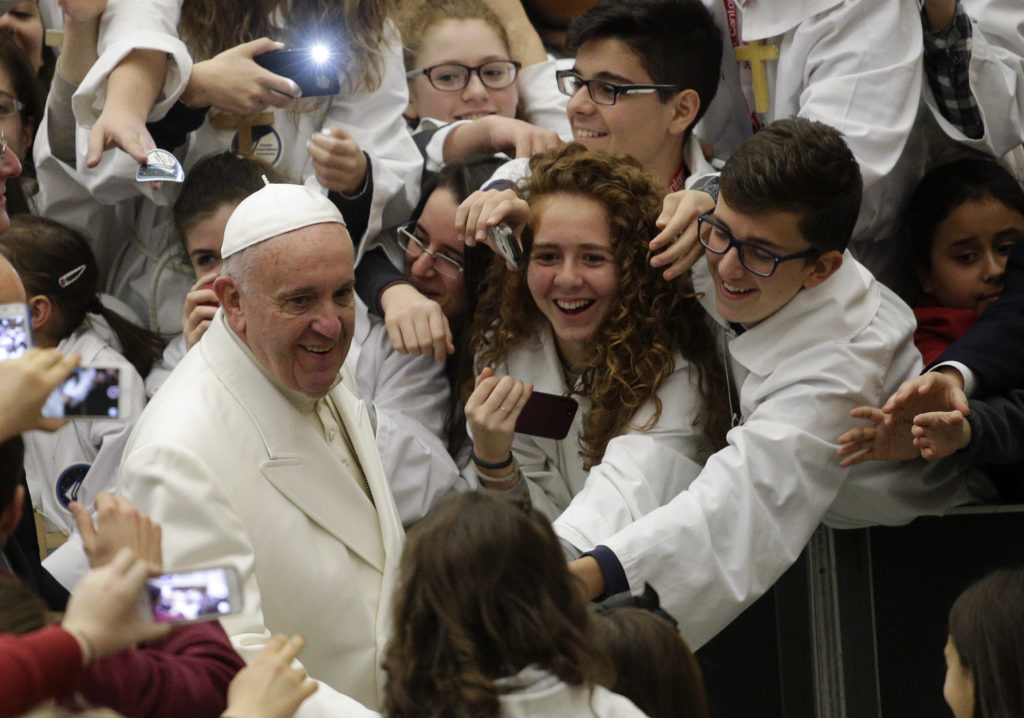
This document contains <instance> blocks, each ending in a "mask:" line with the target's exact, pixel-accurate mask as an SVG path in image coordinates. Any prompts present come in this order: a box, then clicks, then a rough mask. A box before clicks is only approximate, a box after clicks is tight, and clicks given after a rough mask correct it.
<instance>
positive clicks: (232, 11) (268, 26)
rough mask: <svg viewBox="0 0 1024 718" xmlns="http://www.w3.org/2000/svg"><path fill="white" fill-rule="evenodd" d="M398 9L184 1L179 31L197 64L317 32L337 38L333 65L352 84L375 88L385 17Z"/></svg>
mask: <svg viewBox="0 0 1024 718" xmlns="http://www.w3.org/2000/svg"><path fill="white" fill-rule="evenodd" d="M397 7H398V2H397V0H343V1H342V2H337V1H336V0H335V1H333V2H332V1H331V0H216V2H208V0H185V2H184V3H183V4H182V7H181V20H180V22H179V24H178V30H179V33H180V34H181V36H182V38H183V39H184V40H185V41H186V43H188V46H189V52H191V53H192V56H193V57H195V58H196V60H205V59H209V58H211V57H213V56H214V55H217V54H218V53H221V52H223V51H224V50H227V49H230V48H232V47H234V46H236V45H239V44H241V43H243V42H249V41H250V40H255V39H257V38H260V37H270V38H273V39H275V40H281V41H283V42H286V43H288V44H289V45H291V44H297V43H301V42H302V40H303V38H308V37H309V36H310V35H312V34H314V33H315V34H317V35H318V36H320V37H323V38H333V39H334V41H335V43H334V44H335V47H336V48H337V49H339V50H340V52H337V53H335V55H334V57H335V64H336V65H337V68H338V72H339V73H341V75H342V76H343V77H344V78H345V80H346V82H347V84H348V86H349V87H350V88H351V89H353V90H355V89H366V90H374V89H376V88H377V87H378V86H379V85H380V81H381V76H382V74H383V66H384V58H383V53H382V52H381V44H382V43H383V42H384V36H385V34H386V23H387V19H388V17H389V16H390V15H391V14H392V13H394V12H395V10H396V9H397ZM275 17H285V18H287V25H286V26H285V27H279V26H277V25H276V24H275V23H274V18H275ZM316 104H322V102H317V103H316Z"/></svg>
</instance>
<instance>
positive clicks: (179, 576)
mask: <svg viewBox="0 0 1024 718" xmlns="http://www.w3.org/2000/svg"><path fill="white" fill-rule="evenodd" d="M145 590H146V594H145V596H146V604H147V610H148V612H149V614H150V615H151V616H152V617H153V620H154V621H156V622H157V623H194V622H196V621H212V620H215V619H218V618H222V617H223V616H230V615H231V614H234V613H238V612H239V611H241V610H242V593H241V590H240V589H239V583H238V572H237V571H236V570H235V568H234V566H214V567H212V568H198V569H192V570H188V571H181V572H176V573H165V574H162V575H160V576H154V577H153V578H150V579H147V580H146V589H145Z"/></svg>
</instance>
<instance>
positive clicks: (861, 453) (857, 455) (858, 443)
mask: <svg viewBox="0 0 1024 718" xmlns="http://www.w3.org/2000/svg"><path fill="white" fill-rule="evenodd" d="M850 416H852V417H853V418H854V419H865V420H867V421H869V422H871V423H869V424H864V425H863V426H858V427H855V428H853V429H850V430H849V431H847V432H846V433H844V434H843V435H842V436H840V437H839V440H838V441H839V444H840V446H839V451H838V452H837V453H838V454H839V456H840V457H842V461H840V462H839V465H840V466H854V465H855V464H859V463H861V462H864V461H908V460H910V459H916V458H917V457H918V450H917V448H915V447H914V437H913V436H912V434H911V432H910V430H911V421H910V420H903V419H901V420H896V419H894V418H893V417H892V416H891V415H888V414H885V413H883V412H882V410H881V409H876V408H874V407H872V406H859V407H857V408H856V409H854V410H853V411H851V412H850Z"/></svg>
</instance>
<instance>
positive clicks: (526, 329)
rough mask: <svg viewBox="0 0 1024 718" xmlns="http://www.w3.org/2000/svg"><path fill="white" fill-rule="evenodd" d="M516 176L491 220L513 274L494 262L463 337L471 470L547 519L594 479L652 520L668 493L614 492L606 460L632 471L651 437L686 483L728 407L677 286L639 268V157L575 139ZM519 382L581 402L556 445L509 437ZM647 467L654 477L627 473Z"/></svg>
mask: <svg viewBox="0 0 1024 718" xmlns="http://www.w3.org/2000/svg"><path fill="white" fill-rule="evenodd" d="M530 167H531V174H530V176H529V178H528V179H527V181H526V182H525V184H524V185H522V186H521V187H520V189H519V192H520V195H521V196H522V198H523V199H519V198H516V197H515V195H513V193H511V192H507V193H506V196H507V201H506V202H504V203H502V204H501V205H500V206H499V208H498V210H497V211H496V214H502V215H503V216H504V219H503V221H505V222H508V223H509V225H510V226H512V227H513V229H514V230H516V231H517V232H520V231H521V233H522V246H523V253H524V255H525V256H526V258H527V263H526V267H525V269H522V270H520V271H516V272H509V271H507V270H506V269H505V267H504V263H496V264H495V265H493V266H492V270H491V271H492V273H491V274H490V275H489V276H488V282H487V284H486V286H485V289H484V293H483V295H482V297H481V299H480V305H479V307H478V310H477V315H476V322H475V324H474V329H473V346H474V347H475V348H476V352H477V355H476V360H477V365H478V367H484V368H483V370H482V372H481V373H480V374H479V376H478V377H477V380H476V385H475V388H473V390H472V394H471V395H469V398H468V399H467V401H466V416H467V418H468V420H469V426H470V431H471V433H472V436H473V459H474V466H475V468H476V471H477V474H478V476H479V477H480V479H481V481H483V483H484V485H485V486H488V487H490V488H496V489H516V488H518V487H520V486H521V482H522V481H524V480H525V483H526V487H523V488H528V489H529V493H530V497H531V499H532V501H533V502H534V505H535V506H536V507H537V508H538V509H539V510H540V511H542V512H543V513H544V514H546V515H547V516H549V517H550V518H551V519H552V520H554V519H555V518H556V517H557V516H558V515H559V514H560V513H561V511H562V510H563V509H564V508H565V507H566V506H567V505H568V504H569V502H570V500H571V499H572V497H573V496H575V495H576V494H577V493H579V492H580V490H581V489H583V485H584V483H589V482H590V479H589V478H588V477H593V476H594V475H595V473H596V474H600V475H601V476H602V479H601V481H605V480H607V481H609V482H611V484H612V485H614V486H616V487H617V489H618V490H619V491H621V492H623V493H625V494H627V495H629V496H630V497H632V498H631V500H634V501H636V502H637V506H638V507H640V510H641V511H649V510H652V509H654V508H656V507H657V506H658V505H660V504H659V503H658V502H659V501H667V500H668V499H669V498H670V497H668V496H666V497H660V498H659V497H655V496H653V493H654V492H652V491H650V490H649V489H648V488H647V487H646V486H643V485H640V484H642V483H643V482H639V483H637V482H630V484H631V485H625V484H624V485H622V486H619V485H618V478H617V477H619V476H621V475H623V473H624V472H623V471H622V470H621V466H620V462H638V463H640V464H642V463H643V461H644V457H645V456H646V455H649V454H651V453H652V452H651V451H650V449H651V445H652V442H653V444H654V445H666V446H671V448H672V450H673V452H674V454H673V455H678V456H679V461H680V464H681V465H680V466H679V467H677V475H685V474H687V473H689V474H690V475H691V476H696V475H697V473H699V471H700V468H701V466H702V465H703V463H704V460H705V459H706V458H707V456H708V455H710V453H711V452H713V451H714V450H716V449H717V448H718V447H719V446H721V445H722V443H723V441H724V436H725V432H726V430H727V428H728V418H727V413H728V406H729V401H728V398H727V395H726V388H725V381H724V378H723V370H722V365H721V362H720V360H719V359H718V355H717V352H716V350H715V343H714V340H713V339H712V336H711V332H710V330H709V329H708V326H707V324H706V323H705V319H704V317H705V315H704V312H703V310H702V309H701V308H700V306H699V305H698V303H697V300H696V297H695V296H694V294H693V291H692V289H691V288H690V285H689V277H688V276H686V277H683V278H681V279H677V280H672V281H665V280H664V279H662V278H661V276H659V273H658V272H657V271H655V270H653V269H651V268H650V266H649V263H648V259H649V250H648V246H647V239H648V238H649V237H653V236H654V235H655V234H657V231H656V227H655V220H656V219H657V218H658V214H659V212H660V211H661V200H660V197H659V194H658V191H657V188H656V186H655V184H654V182H653V180H652V179H651V178H650V177H649V176H648V175H646V174H645V173H644V172H643V170H642V168H641V166H640V164H639V162H637V161H636V160H633V159H631V158H627V157H621V156H612V155H609V154H607V153H604V152H591V151H587V150H586V149H585V148H584V147H583V146H582V145H579V144H574V145H567V146H565V147H561V148H558V149H556V150H553V151H551V152H548V153H545V154H543V155H537V156H535V157H534V158H533V159H532V160H531V162H530ZM481 195H483V196H485V197H486V196H487V193H481ZM487 201H490V200H487ZM470 211H472V209H471V210H470ZM496 214H491V215H490V218H491V219H494V218H495V217H496ZM526 382H532V387H533V388H536V389H538V390H541V391H544V392H547V393H552V394H561V395H571V396H574V397H576V398H577V400H578V401H579V402H580V405H581V406H580V410H579V411H578V412H577V414H576V418H575V419H574V422H573V424H572V427H571V428H570V430H569V433H568V435H567V436H566V437H565V438H564V439H562V440H561V441H556V440H552V439H540V438H535V437H533V436H529V435H526V434H523V433H515V432H514V427H515V425H516V420H517V418H518V417H519V414H520V413H521V412H522V409H523V406H524V405H525V403H526V401H527V400H528V398H529V394H530V391H531V387H530V385H527V384H526ZM616 467H618V468H616ZM654 470H657V471H658V472H659V473H660V472H664V471H665V470H666V467H664V466H658V467H653V466H652V467H644V468H642V469H640V470H639V471H638V472H635V471H632V472H625V473H633V474H635V475H640V476H644V475H646V474H647V472H649V471H654Z"/></svg>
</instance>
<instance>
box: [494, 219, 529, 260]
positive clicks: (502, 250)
mask: <svg viewBox="0 0 1024 718" xmlns="http://www.w3.org/2000/svg"><path fill="white" fill-rule="evenodd" d="M487 234H488V235H489V236H490V238H491V243H492V244H494V249H495V250H496V251H497V252H498V254H500V255H501V256H502V257H504V258H505V261H506V262H508V263H509V264H511V265H513V266H514V267H515V268H516V269H523V268H525V267H526V258H525V257H524V256H523V250H522V248H521V247H520V246H519V241H518V240H517V239H516V237H515V234H514V233H513V232H512V228H511V227H509V226H508V225H507V224H496V225H494V226H493V227H488V228H487Z"/></svg>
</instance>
